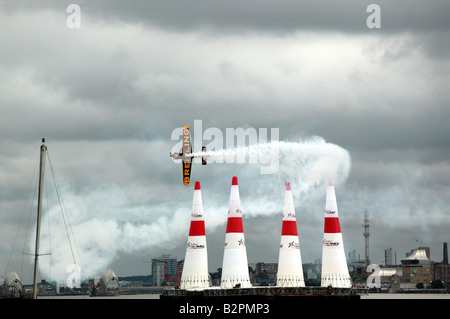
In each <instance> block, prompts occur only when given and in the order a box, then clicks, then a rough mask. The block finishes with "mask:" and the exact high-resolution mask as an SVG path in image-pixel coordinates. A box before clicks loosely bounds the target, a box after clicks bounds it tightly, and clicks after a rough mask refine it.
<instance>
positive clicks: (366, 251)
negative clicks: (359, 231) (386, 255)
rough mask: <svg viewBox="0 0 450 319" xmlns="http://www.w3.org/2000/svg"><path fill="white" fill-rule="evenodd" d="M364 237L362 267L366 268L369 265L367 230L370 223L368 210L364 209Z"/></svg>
mask: <svg viewBox="0 0 450 319" xmlns="http://www.w3.org/2000/svg"><path fill="white" fill-rule="evenodd" d="M363 227H364V233H363V235H364V239H365V245H364V247H365V258H364V269H367V266H369V265H370V258H369V237H370V232H369V227H370V223H369V211H368V210H367V209H366V210H365V211H364V224H363Z"/></svg>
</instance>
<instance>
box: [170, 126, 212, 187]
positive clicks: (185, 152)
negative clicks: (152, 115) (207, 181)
mask: <svg viewBox="0 0 450 319" xmlns="http://www.w3.org/2000/svg"><path fill="white" fill-rule="evenodd" d="M202 152H206V147H205V146H202ZM191 154H192V144H191V135H190V133H189V125H186V126H185V127H183V139H182V147H181V152H180V153H176V152H175V153H170V157H173V158H174V159H181V169H182V173H183V184H184V185H186V186H189V181H190V179H191V169H192V159H193V158H194V156H192V155H191ZM202 165H206V157H204V156H202Z"/></svg>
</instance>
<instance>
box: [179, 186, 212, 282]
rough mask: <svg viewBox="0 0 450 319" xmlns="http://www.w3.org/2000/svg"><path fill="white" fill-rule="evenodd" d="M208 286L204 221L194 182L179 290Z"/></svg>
mask: <svg viewBox="0 0 450 319" xmlns="http://www.w3.org/2000/svg"><path fill="white" fill-rule="evenodd" d="M209 286H210V276H209V272H208V253H207V248H206V234H205V219H204V216H203V202H202V193H201V189H200V182H199V181H196V182H195V188H194V198H193V200H192V212H191V225H190V228H189V237H188V241H187V246H186V256H185V258H184V266H183V272H182V274H181V282H180V288H181V289H204V288H208V287H209Z"/></svg>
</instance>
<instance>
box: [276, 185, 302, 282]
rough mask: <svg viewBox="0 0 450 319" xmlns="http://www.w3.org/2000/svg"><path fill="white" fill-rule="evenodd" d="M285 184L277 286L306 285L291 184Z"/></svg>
mask: <svg viewBox="0 0 450 319" xmlns="http://www.w3.org/2000/svg"><path fill="white" fill-rule="evenodd" d="M285 186H286V190H285V192H284V209H283V225H282V228H281V242H280V254H279V257H278V272H277V286H281V287H305V281H304V278H303V266H302V258H301V255H300V244H299V241H298V232H297V221H296V217H295V208H294V200H293V199H292V191H291V184H290V183H289V182H286V184H285Z"/></svg>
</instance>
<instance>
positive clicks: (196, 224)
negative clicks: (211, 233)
mask: <svg viewBox="0 0 450 319" xmlns="http://www.w3.org/2000/svg"><path fill="white" fill-rule="evenodd" d="M189 236H205V221H204V220H191V227H190V228H189Z"/></svg>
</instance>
